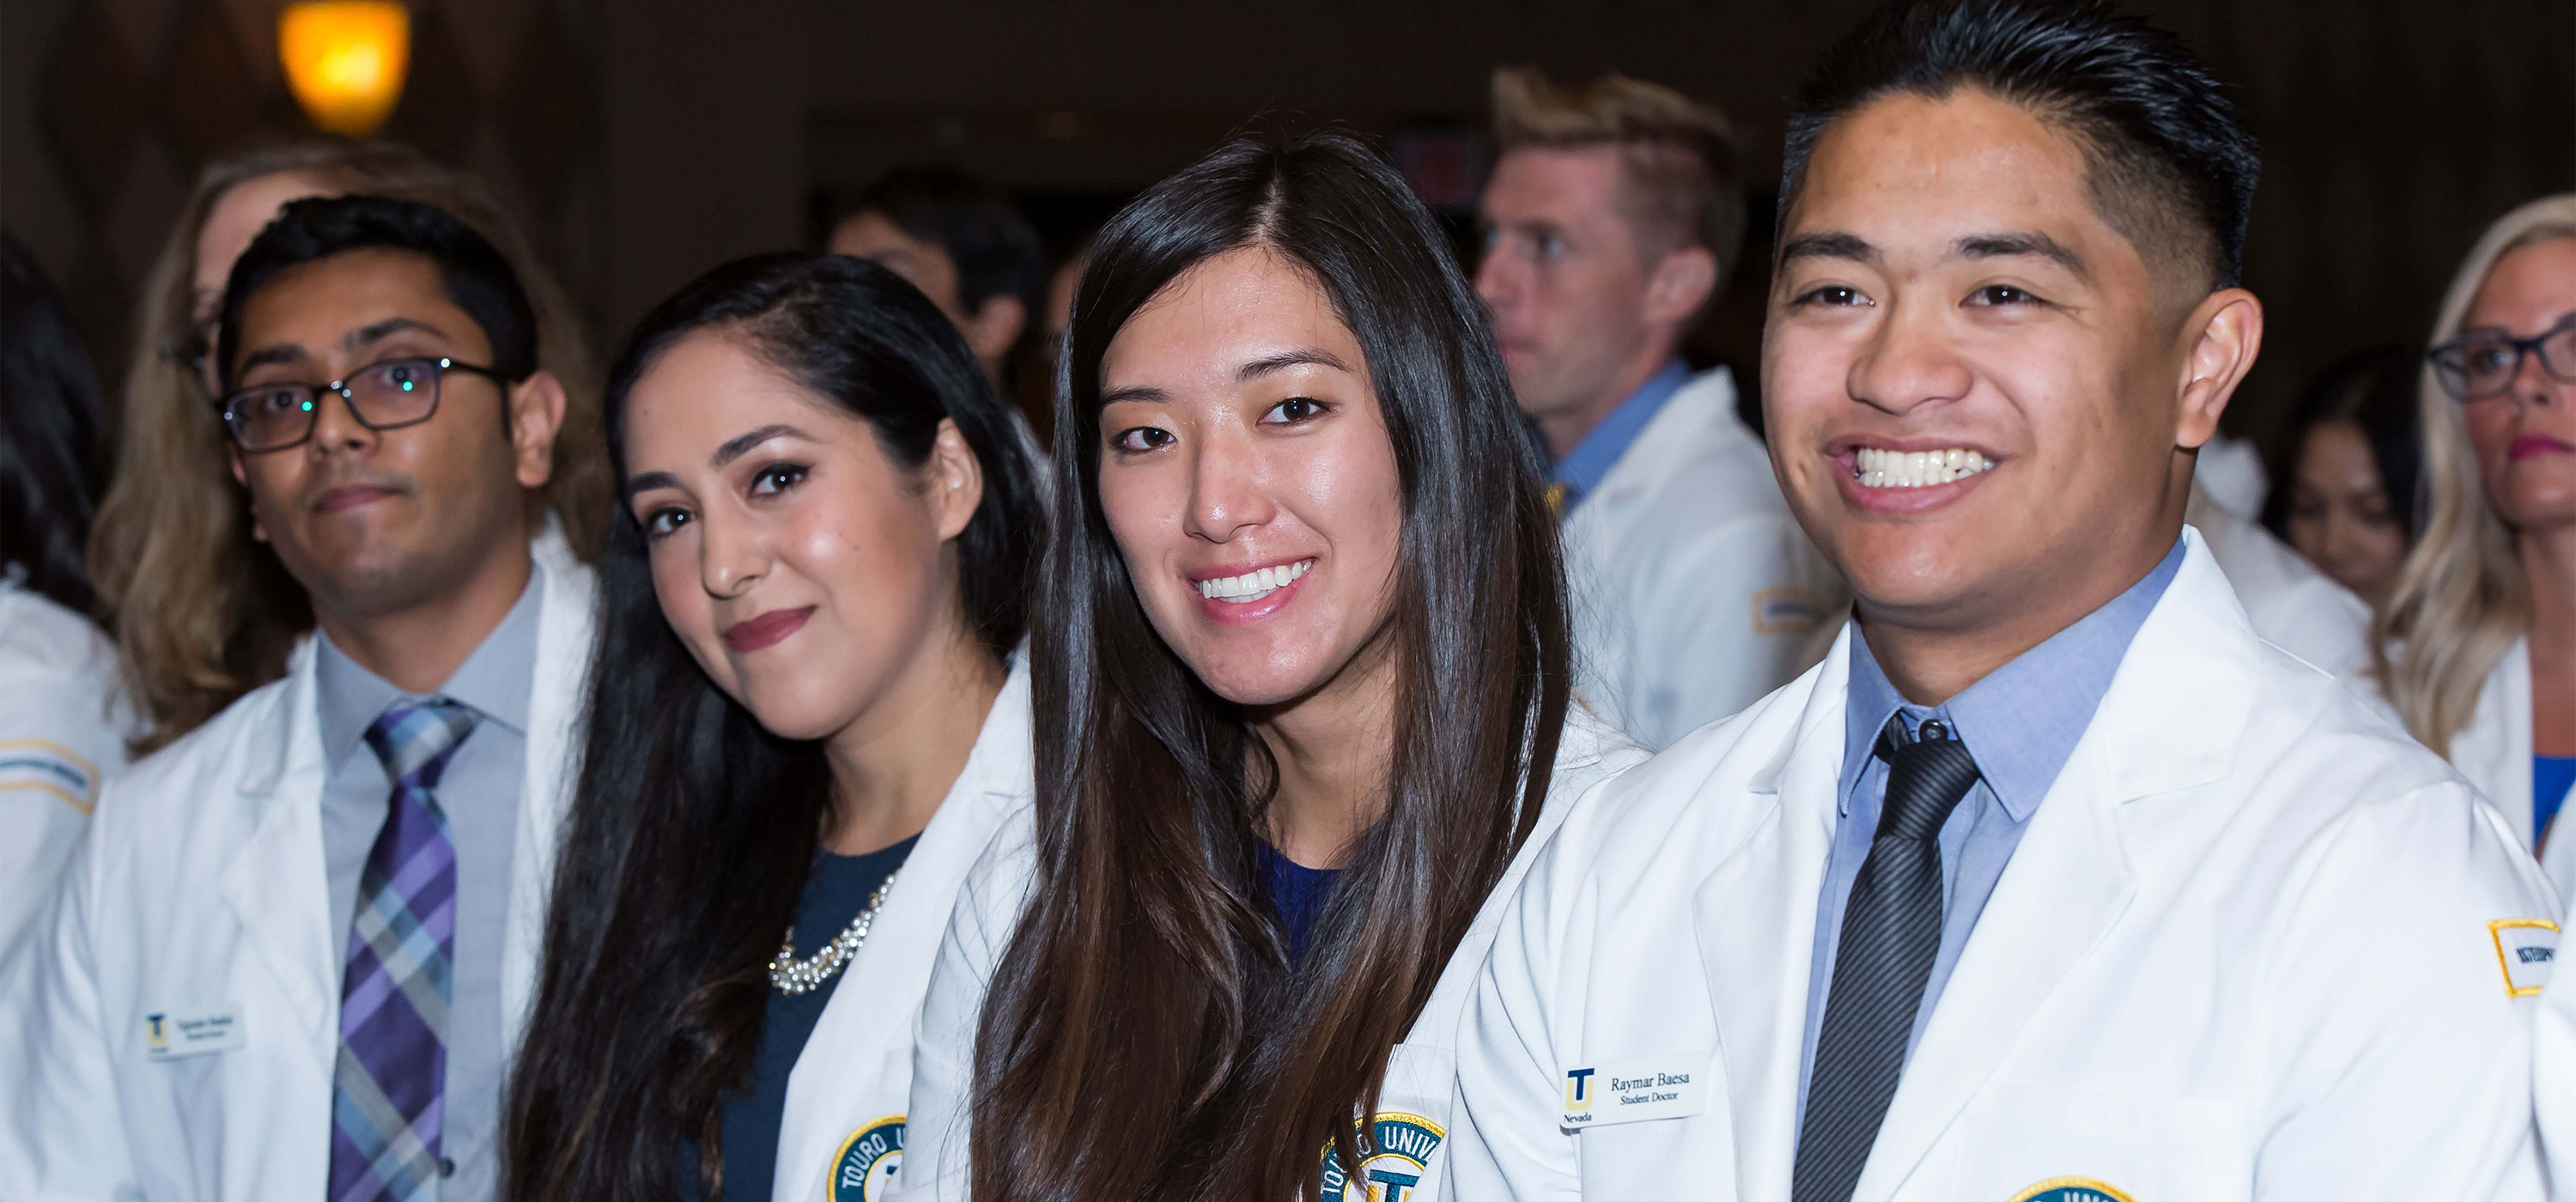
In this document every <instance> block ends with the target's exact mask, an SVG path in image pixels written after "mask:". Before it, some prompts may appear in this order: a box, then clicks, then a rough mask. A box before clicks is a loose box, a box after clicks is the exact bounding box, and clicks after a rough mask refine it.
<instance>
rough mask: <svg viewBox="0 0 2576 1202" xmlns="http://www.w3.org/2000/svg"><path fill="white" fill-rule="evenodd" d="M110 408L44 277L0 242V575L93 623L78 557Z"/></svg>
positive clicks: (93, 597) (97, 487)
mask: <svg viewBox="0 0 2576 1202" xmlns="http://www.w3.org/2000/svg"><path fill="white" fill-rule="evenodd" d="M107 416H108V411H107V406H106V405H105V404H104V403H102V402H101V400H100V399H99V389H98V376H97V375H96V374H95V373H94V372H92V371H91V370H90V365H89V356H88V355H85V354H83V353H82V352H81V347H80V341H79V339H77V338H75V337H74V336H73V335H72V328H71V322H70V321H69V320H67V319H66V318H65V317H64V315H63V309H62V302H61V300H60V299H59V298H58V297H57V296H56V295H55V293H54V287H53V285H52V283H50V282H48V281H47V280H46V279H45V273H44V270H43V269H42V268H40V267H38V266H37V265H36V258H35V256H34V255H32V254H30V253H28V251H27V248H26V247H25V246H23V245H21V244H20V243H19V241H18V239H17V238H15V237H14V236H10V235H6V234H0V567H8V568H13V569H16V570H17V571H20V572H23V573H25V574H26V585H27V587H28V588H30V589H32V590H34V591H35V592H37V593H38V594H41V595H43V596H45V597H48V598H51V599H52V600H53V601H54V602H55V603H56V604H59V605H61V606H62V607H64V608H65V609H71V610H76V611H79V612H80V613H82V614H86V615H90V616H97V613H98V609H99V604H98V594H97V592H96V591H94V590H93V589H92V588H91V587H90V580H89V571H88V569H87V567H86V566H85V560H84V557H83V556H84V549H85V548H86V546H87V545H88V543H89V526H90V518H91V517H92V516H93V515H95V514H96V513H97V512H98V497H99V493H100V492H101V491H102V490H103V489H105V488H106V487H107V458H106V447H107V434H106V425H107Z"/></svg>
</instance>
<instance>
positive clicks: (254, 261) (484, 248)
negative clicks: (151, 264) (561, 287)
mask: <svg viewBox="0 0 2576 1202" xmlns="http://www.w3.org/2000/svg"><path fill="white" fill-rule="evenodd" d="M371 249H382V250H399V251H408V252H410V253H412V254H415V255H419V256H421V257H422V258H425V259H428V260H429V261H431V262H432V263H436V264H437V265H438V278H439V281H440V282H441V283H443V284H444V285H446V287H447V298H448V299H449V300H451V301H453V302H455V304H456V307H457V308H459V309H463V310H464V311H465V315H466V316H467V317H471V318H473V319H474V324H476V325H478V326H481V327H483V337H484V339H485V340H486V341H488V342H490V343H491V344H492V362H491V363H489V364H482V365H478V366H488V367H490V368H491V369H492V370H493V371H494V372H495V373H497V374H498V375H499V376H500V377H501V378H502V379H504V380H507V381H509V382H511V383H513V384H515V383H518V382H519V381H521V380H524V379H527V378H528V377H529V376H530V375H531V374H534V373H535V371H536V370H537V314H536V310H535V309H534V308H532V307H530V306H529V304H528V292H527V289H526V288H525V287H524V286H522V285H521V284H520V282H519V273H518V272H516V271H514V270H511V268H510V260H509V259H508V258H506V257H504V256H503V255H502V254H501V252H500V250H499V249H498V248H496V247H494V246H493V245H492V243H491V242H490V241H489V240H488V239H486V238H484V237H483V235H481V234H479V233H477V232H475V229H474V227H473V226H470V225H467V224H465V223H464V222H463V221H461V220H458V219H457V218H456V217H455V216H454V215H453V214H451V213H449V212H448V211H447V210H445V209H441V208H439V207H437V206H435V205H426V204H422V203H420V202H419V201H413V200H392V199H388V198H386V197H382V196H319V197H311V198H308V199H304V200H298V201H291V202H289V203H288V204H287V206H286V208H285V209H284V210H283V211H282V212H280V213H279V214H278V215H277V220H275V221H272V222H269V223H268V228H266V229H263V230H261V231H260V232H259V236H258V237H256V238H253V239H251V243H250V249H248V250H245V251H243V252H242V256H241V258H239V259H236V260H234V261H233V273H232V276H231V278H230V279H229V280H227V281H226V282H225V284H224V308H223V317H222V318H221V322H222V324H221V326H220V327H219V328H220V330H221V334H220V335H219V339H220V347H219V349H220V356H219V358H218V360H217V367H218V369H219V374H220V375H221V376H222V377H223V380H224V384H225V386H226V387H230V386H231V385H232V380H233V361H234V359H235V358H236V357H238V356H239V355H240V354H241V349H242V347H241V314H242V306H244V305H247V304H249V303H250V298H251V296H252V295H253V294H254V293H257V292H258V291H259V290H260V289H261V288H262V287H264V286H266V285H267V284H268V282H269V281H271V280H274V279H276V278H277V277H278V275H279V274H281V273H283V272H285V271H286V270H287V269H289V268H293V267H299V266H302V265H304V264H306V263H310V262H313V261H314V260H316V259H327V258H330V257H331V256H333V255H339V254H346V253H348V252H349V251H353V250H371Z"/></svg>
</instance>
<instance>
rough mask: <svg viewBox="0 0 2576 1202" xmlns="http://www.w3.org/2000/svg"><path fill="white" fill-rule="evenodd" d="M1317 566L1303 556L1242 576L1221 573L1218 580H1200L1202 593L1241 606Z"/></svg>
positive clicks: (1213, 599) (1285, 585)
mask: <svg viewBox="0 0 2576 1202" xmlns="http://www.w3.org/2000/svg"><path fill="white" fill-rule="evenodd" d="M1314 566H1315V561H1314V560H1311V559H1301V560H1298V561H1297V562H1295V563H1291V564H1282V565H1280V566H1278V567H1275V568H1261V569H1258V570H1256V571H1250V572H1245V573H1244V574H1242V575H1240V576H1219V577H1217V578H1216V579H1214V580H1202V581H1199V595H1200V596H1202V597H1205V598H1207V599H1208V600H1210V601H1230V602H1233V603H1234V604H1237V605H1242V604H1245V603H1247V602H1252V601H1258V600H1260V599H1262V598H1263V597H1267V596H1269V595H1270V594H1272V593H1275V592H1278V591H1279V590H1281V589H1283V588H1286V587H1288V585H1289V584H1291V583H1292V582H1294V581H1295V580H1296V579H1297V578H1298V577H1300V576H1303V575H1305V574H1306V569H1308V568H1311V567H1314Z"/></svg>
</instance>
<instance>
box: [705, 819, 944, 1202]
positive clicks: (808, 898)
mask: <svg viewBox="0 0 2576 1202" xmlns="http://www.w3.org/2000/svg"><path fill="white" fill-rule="evenodd" d="M920 839H921V837H920V836H918V835H915V836H913V837H912V838H910V839H906V840H904V841H903V842H901V843H897V844H895V845H894V846H892V847H888V848H885V849H883V850H880V851H872V852H869V853H867V854H866V855H863V856H836V855H833V854H832V853H830V852H824V853H822V854H820V855H817V856H815V857H814V870H813V871H812V872H809V873H807V874H806V876H805V893H804V896H803V897H801V898H798V899H797V902H796V955H797V958H799V959H803V958H805V957H808V956H811V955H813V954H814V953H816V952H819V951H821V950H823V945H825V944H827V943H830V942H831V941H832V940H834V939H837V938H839V937H840V934H841V931H842V930H843V928H846V927H848V926H849V925H850V920H851V919H853V918H856V917H858V916H859V911H861V910H864V909H866V908H867V905H868V895H869V894H872V893H875V892H876V891H877V887H878V886H879V885H883V884H884V883H885V879H886V877H888V876H890V875H892V874H893V872H894V870H895V869H897V868H901V867H903V860H904V857H905V856H908V855H911V854H912V845H913V844H915V843H917V842H920ZM849 979H850V973H849V970H848V969H847V968H844V969H842V970H841V971H840V972H836V973H834V974H832V979H830V980H828V981H825V982H823V983H822V984H821V985H820V986H817V987H816V988H814V989H813V990H811V991H809V992H806V993H802V994H798V995H796V996H794V997H789V996H788V995H786V994H783V993H779V992H777V991H776V990H775V989H772V990H771V991H770V994H769V1004H768V1006H767V1007H765V1008H764V1009H763V1010H762V1011H761V1015H760V1045H759V1047H757V1048H755V1049H754V1050H753V1051H752V1054H751V1080H750V1082H749V1083H747V1084H746V1085H745V1086H744V1088H743V1090H742V1092H740V1093H727V1094H726V1095H725V1097H724V1194H723V1196H724V1197H726V1198H732V1199H738V1200H739V1199H748V1200H753V1202H757V1200H759V1199H765V1198H767V1197H769V1196H770V1185H771V1183H772V1182H773V1181H775V1180H776V1178H777V1176H778V1129H779V1125H780V1124H781V1123H783V1122H784V1121H786V1117H787V1077H788V1074H790V1073H793V1072H795V1071H796V1058H797V1057H798V1056H800V1055H803V1054H804V1051H805V1040H806V1037H807V1036H810V1035H812V1034H813V1033H814V1024H816V1023H819V1022H821V1021H823V1008H824V1007H825V1006H828V1005H830V1004H831V1002H832V991H833V990H834V989H837V988H839V987H840V985H841V982H843V981H846V980H849ZM680 1196H681V1197H683V1198H692V1199H694V1198H697V1197H699V1196H700V1195H699V1193H698V1146H697V1144H696V1143H694V1142H691V1143H688V1144H684V1145H682V1146H681V1149H680Z"/></svg>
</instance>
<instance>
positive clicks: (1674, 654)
mask: <svg viewBox="0 0 2576 1202" xmlns="http://www.w3.org/2000/svg"><path fill="white" fill-rule="evenodd" d="M1844 601H1845V596H1844V592H1843V587H1842V584H1841V582H1840V580H1839V579H1838V578H1836V577H1835V575H1834V572H1833V569H1832V568H1830V567H1828V566H1827V565H1826V564H1825V562H1824V558H1823V557H1822V556H1821V555H1819V554H1817V552H1816V549H1815V547H1814V545H1813V544H1811V543H1809V542H1808V541H1807V535H1806V532H1805V531H1803V530H1800V529H1799V528H1798V524H1797V522H1795V521H1793V520H1791V519H1790V518H1789V517H1788V516H1787V515H1785V514H1761V515H1753V516H1747V517H1741V518H1738V519H1736V520H1733V521H1729V522H1725V523H1723V524H1720V525H1716V526H1713V527H1710V528H1708V529H1706V530H1703V531H1695V532H1692V533H1691V534H1689V535H1688V536H1687V537H1686V538H1685V539H1683V540H1681V541H1679V542H1677V544H1676V545H1675V546H1674V547H1673V548H1672V551H1671V553H1670V554H1668V555H1667V556H1665V557H1664V559H1663V561H1662V563H1661V564H1660V565H1658V566H1657V567H1656V568H1655V569H1654V570H1653V572H1652V574H1651V575H1650V576H1648V577H1647V578H1646V583H1645V584H1644V585H1643V586H1642V587H1640V588H1639V589H1638V590H1637V595H1635V596H1633V597H1631V598H1629V599H1628V608H1629V612H1630V613H1631V614H1632V615H1633V618H1632V621H1633V622H1634V629H1633V630H1632V631H1631V640H1630V642H1629V646H1628V664H1627V673H1626V676H1627V683H1626V685H1625V687H1624V688H1623V689H1622V690H1621V691H1622V693H1623V694H1624V696H1623V697H1622V698H1621V699H1620V700H1621V705H1622V709H1623V711H1624V714H1625V716H1626V718H1627V720H1628V722H1629V723H1630V725H1631V727H1632V729H1630V730H1629V732H1628V733H1629V734H1630V735H1632V736H1634V737H1636V738H1637V739H1638V740H1639V741H1641V742H1643V743H1645V744H1646V745H1647V746H1649V747H1656V748H1661V747H1669V746H1671V745H1672V744H1673V742H1674V741H1675V740H1677V739H1680V738H1681V737H1682V736H1683V735H1686V734H1689V733H1690V732H1692V731H1694V730H1697V729H1699V728H1700V727H1702V726H1706V725H1708V724H1709V723H1711V722H1715V721H1717V720H1718V719H1720V718H1724V717H1727V716H1729V715H1732V714H1734V713H1736V712H1737V711H1739V710H1742V709H1744V708H1745V707H1746V706H1749V705H1751V704H1753V703H1754V702H1756V701H1759V700H1761V699H1762V698H1763V697H1764V696H1765V695H1767V694H1768V693H1770V692H1771V691H1772V690H1773V689H1776V688H1779V687H1780V686H1781V685H1784V684H1787V683H1789V682H1790V681H1792V680H1795V679H1797V676H1798V674H1799V673H1800V672H1803V671H1805V670H1806V669H1807V668H1808V666H1809V663H1810V659H1809V656H1810V648H1811V647H1812V646H1813V645H1814V643H1815V637H1814V636H1815V632H1816V629H1817V628H1818V626H1820V625H1822V624H1824V623H1827V622H1830V621H1832V620H1834V619H1836V618H1838V617H1840V616H1841V614H1842V607H1843V604H1844Z"/></svg>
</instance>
